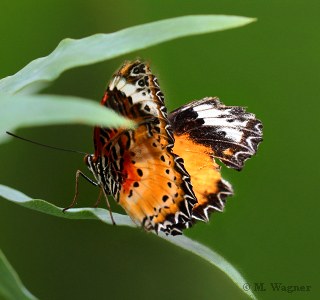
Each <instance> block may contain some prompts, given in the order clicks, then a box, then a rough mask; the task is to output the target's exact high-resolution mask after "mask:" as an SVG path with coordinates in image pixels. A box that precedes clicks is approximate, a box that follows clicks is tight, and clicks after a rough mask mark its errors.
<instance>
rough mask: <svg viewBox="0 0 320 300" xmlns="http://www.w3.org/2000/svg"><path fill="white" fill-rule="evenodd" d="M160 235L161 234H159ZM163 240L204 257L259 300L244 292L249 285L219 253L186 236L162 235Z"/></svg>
mask: <svg viewBox="0 0 320 300" xmlns="http://www.w3.org/2000/svg"><path fill="white" fill-rule="evenodd" d="M159 235H160V234H159ZM160 236H161V237H162V238H164V239H166V240H167V241H169V242H171V243H173V244H175V245H177V246H180V247H181V248H184V249H186V250H188V251H190V252H193V253H195V254H196V255H198V256H200V257H202V258H203V259H205V260H207V261H208V262H210V263H211V264H213V265H214V266H216V267H217V268H219V269H220V270H221V271H223V272H224V273H226V274H227V275H228V276H229V277H230V278H231V280H232V281H233V282H234V283H235V284H236V285H237V286H238V287H239V288H240V289H241V290H242V291H243V292H245V293H246V294H247V295H248V296H249V297H251V298H253V299H257V298H256V297H255V295H254V294H253V293H252V292H251V290H250V289H249V290H248V291H245V290H244V286H245V285H246V284H247V282H248V281H246V280H245V279H244V278H243V277H242V275H241V274H240V273H239V272H238V271H237V269H236V268H235V267H233V266H232V265H231V264H230V263H229V262H228V261H226V260H225V259H224V258H223V257H222V256H220V255H219V254H218V253H216V252H214V251H213V250H211V249H209V248H208V247H206V246H204V245H202V244H200V243H198V242H196V241H194V240H192V239H190V238H188V237H186V236H184V235H181V236H164V235H162V234H161V235H160Z"/></svg>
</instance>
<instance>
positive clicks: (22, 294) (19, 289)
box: [0, 250, 37, 300]
mask: <svg viewBox="0 0 320 300" xmlns="http://www.w3.org/2000/svg"><path fill="white" fill-rule="evenodd" d="M0 298H1V299H8V300H37V298H36V297H35V296H33V295H32V294H31V293H30V292H29V291H28V290H27V289H26V288H25V287H24V285H23V284H22V282H21V280H20V278H19V277H18V275H17V273H16V272H15V270H14V269H13V268H12V266H11V265H10V263H9V261H8V260H7V259H6V257H5V256H4V254H3V252H2V251H1V250H0Z"/></svg>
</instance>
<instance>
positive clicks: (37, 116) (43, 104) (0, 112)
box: [0, 95, 134, 141]
mask: <svg viewBox="0 0 320 300" xmlns="http://www.w3.org/2000/svg"><path fill="white" fill-rule="evenodd" d="M9 98H10V101H6V99H0V141H1V138H5V136H4V135H3V133H4V132H5V131H10V130H14V129H15V128H17V127H22V126H39V125H51V124H67V123H81V124H88V125H93V126H94V125H100V126H119V125H122V126H126V127H133V125H134V122H132V121H130V120H128V119H125V118H123V117H121V116H120V115H118V114H117V113H116V112H114V111H113V110H111V109H108V108H106V107H104V106H102V105H100V104H99V103H97V102H95V101H90V100H87V99H82V98H78V97H71V96H57V95H56V96H53V95H32V96H19V95H17V96H13V97H9Z"/></svg>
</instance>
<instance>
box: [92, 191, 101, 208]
mask: <svg viewBox="0 0 320 300" xmlns="http://www.w3.org/2000/svg"><path fill="white" fill-rule="evenodd" d="M102 192H103V188H102V187H100V195H99V198H98V201H97V202H96V204H95V205H94V206H93V207H97V206H98V205H99V202H100V200H101V196H102Z"/></svg>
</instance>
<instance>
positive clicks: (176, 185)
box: [78, 61, 262, 235]
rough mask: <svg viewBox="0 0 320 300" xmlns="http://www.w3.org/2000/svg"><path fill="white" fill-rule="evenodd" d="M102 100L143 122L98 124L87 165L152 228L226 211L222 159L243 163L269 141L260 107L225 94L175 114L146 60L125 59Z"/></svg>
mask: <svg viewBox="0 0 320 300" xmlns="http://www.w3.org/2000/svg"><path fill="white" fill-rule="evenodd" d="M101 104H102V105H104V106H106V107H108V108H110V109H112V110H114V111H116V112H117V113H118V114H120V115H122V116H123V117H125V118H128V119H130V120H133V121H134V122H135V124H136V127H135V128H134V129H128V128H126V127H107V128H106V127H99V126H96V127H95V128H94V133H93V142H94V154H90V155H89V154H88V155H86V156H85V164H86V165H87V167H88V168H89V170H90V171H91V173H92V174H93V176H94V177H95V180H96V181H97V183H95V184H96V185H98V186H100V187H101V190H102V192H103V193H104V194H105V195H111V196H113V198H114V199H115V200H116V202H117V203H118V204H120V205H121V206H122V207H123V208H124V210H125V211H126V213H127V214H128V215H129V216H130V218H131V219H132V220H133V222H134V223H135V224H137V225H138V226H142V227H143V228H144V229H145V230H146V231H152V230H154V231H155V232H156V233H158V232H159V231H163V232H164V233H165V234H167V235H178V234H182V232H183V230H184V229H186V228H189V227H191V226H192V225H193V224H194V223H195V222H197V221H200V220H201V221H205V222H206V221H208V220H209V216H210V213H212V212H214V211H222V210H223V207H224V205H225V202H226V198H227V197H229V196H232V195H233V189H232V186H231V185H230V184H229V183H228V182H227V181H225V180H224V179H223V178H222V177H221V175H220V168H221V167H220V166H219V165H218V164H217V163H216V162H215V158H218V159H220V161H221V162H223V163H224V164H225V165H226V166H227V167H230V168H234V169H236V170H241V169H242V168H243V166H244V161H245V160H246V159H248V158H250V157H251V156H252V155H253V154H256V151H257V147H258V144H259V143H260V142H261V141H262V138H261V136H262V123H261V121H259V120H257V119H255V115H254V114H250V113H246V112H245V108H243V107H237V106H235V107H232V106H225V105H224V104H223V103H222V102H220V101H219V99H218V98H204V99H202V100H199V101H193V102H191V103H189V104H186V105H184V106H182V107H180V108H177V109H176V110H174V111H173V112H172V113H171V114H169V115H168V114H167V108H166V106H165V103H164V95H163V94H162V92H161V90H160V87H159V84H158V81H157V78H156V77H155V76H154V75H153V74H152V72H151V71H150V68H149V66H148V65H147V64H146V63H143V62H139V61H135V62H133V63H130V62H125V63H124V64H123V66H122V67H121V68H120V69H119V70H118V71H117V72H116V73H115V74H114V75H113V77H112V79H111V81H110V83H109V85H108V87H107V89H106V92H105V94H104V97H103V99H102V102H101ZM78 172H80V171H78ZM100 196H101V194H100ZM99 199H100V197H99Z"/></svg>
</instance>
